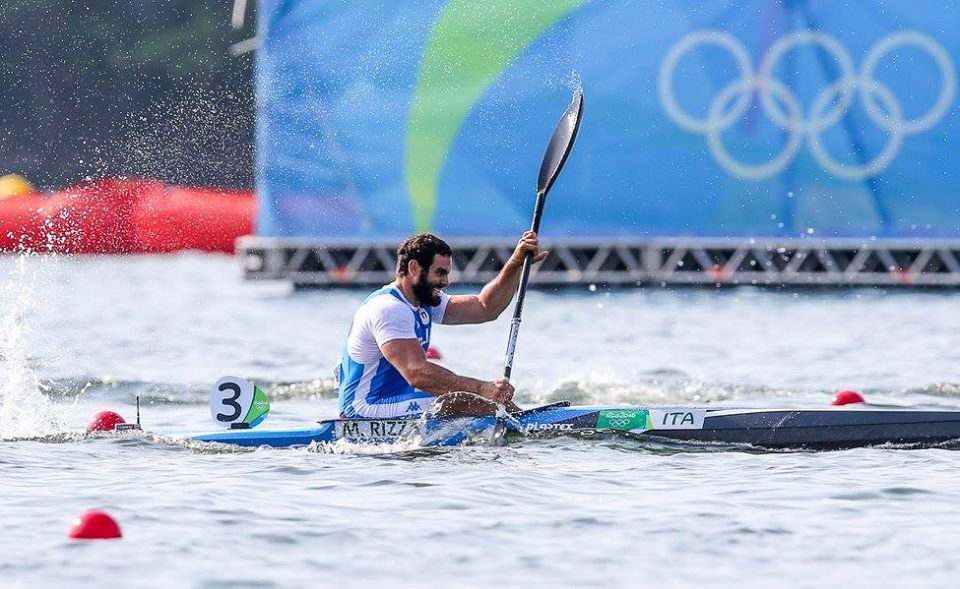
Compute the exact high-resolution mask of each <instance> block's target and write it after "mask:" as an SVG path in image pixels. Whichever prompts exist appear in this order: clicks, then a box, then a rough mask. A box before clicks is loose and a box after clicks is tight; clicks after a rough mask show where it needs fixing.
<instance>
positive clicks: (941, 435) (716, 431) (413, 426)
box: [191, 402, 960, 450]
mask: <svg viewBox="0 0 960 589" xmlns="http://www.w3.org/2000/svg"><path fill="white" fill-rule="evenodd" d="M557 434H560V435H565V434H568V435H569V434H572V435H592V434H615V435H621V436H626V437H635V438H640V439H646V440H650V441H663V442H671V443H681V444H707V445H734V446H747V447H756V448H760V449H771V450H782V449H811V450H840V449H845V448H855V447H861V446H878V445H895V446H898V447H911V448H923V447H931V446H938V445H943V444H945V443H946V442H950V441H954V440H960V411H944V410H916V409H889V408H884V409H873V408H848V407H837V408H829V409H750V408H724V407H709V408H708V407H692V406H676V407H673V406H651V407H628V406H609V405H590V406H570V405H569V404H568V403H566V402H560V403H554V404H551V405H545V406H543V407H537V408H534V409H530V410H527V411H523V412H520V413H517V414H514V415H511V416H504V417H462V418H438V417H426V416H421V417H415V418H400V419H324V420H321V421H319V422H318V423H317V425H316V426H312V427H300V428H289V429H264V430H258V429H230V430H226V431H220V432H215V433H207V434H200V435H195V436H192V437H191V439H193V440H195V441H200V442H217V443H221V444H234V445H240V446H253V447H258V446H271V447H275V448H284V447H296V446H307V445H310V444H328V443H334V442H338V441H345V442H348V443H362V444H396V443H399V442H404V441H408V442H413V443H415V444H416V445H418V446H453V445H460V444H464V443H466V442H469V441H471V440H480V441H483V442H499V441H503V440H505V439H508V438H511V437H518V436H543V435H557Z"/></svg>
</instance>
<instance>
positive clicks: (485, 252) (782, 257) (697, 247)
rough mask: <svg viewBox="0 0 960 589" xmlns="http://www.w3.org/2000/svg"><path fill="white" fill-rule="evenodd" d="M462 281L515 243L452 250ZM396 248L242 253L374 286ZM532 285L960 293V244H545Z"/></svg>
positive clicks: (278, 242) (245, 246) (314, 279)
mask: <svg viewBox="0 0 960 589" xmlns="http://www.w3.org/2000/svg"><path fill="white" fill-rule="evenodd" d="M450 244H451V247H453V249H454V254H453V266H454V273H453V274H454V275H453V280H454V281H455V282H458V283H463V284H480V283H484V282H486V281H488V280H490V279H491V278H493V277H494V276H495V275H496V274H497V272H498V271H499V270H500V268H501V267H502V265H503V263H504V262H505V261H506V260H507V259H508V258H509V257H510V254H511V252H512V251H513V247H514V242H508V241H496V240H479V239H478V240H461V241H451V242H450ZM396 246H397V244H396V243H394V242H390V243H370V242H367V243H357V242H351V243H348V242H343V243H318V242H315V241H311V240H290V239H278V238H262V237H245V238H241V239H240V241H239V242H238V245H237V253H238V255H239V256H240V259H241V260H242V261H243V267H244V275H245V277H246V278H247V279H250V280H287V281H291V282H292V283H293V284H294V285H295V286H298V287H302V286H369V285H380V284H385V283H387V282H390V281H391V280H393V277H394V271H395V265H396V253H395V251H396ZM544 247H545V248H546V249H549V250H550V255H549V256H548V257H547V259H546V260H544V261H543V263H542V264H540V265H539V266H538V267H537V268H535V269H534V271H533V274H532V275H531V283H532V284H538V285H541V286H558V285H589V284H596V285H612V286H615V285H623V286H645V285H661V286H667V285H681V284H682V285H710V286H724V285H758V286H774V287H779V286H786V287H791V286H793V287H799V286H885V287H896V286H929V287H958V286H960V240H922V239H920V240H879V239H877V240H872V239H871V240H851V239H832V240H831V239H826V240H824V239H784V240H778V239H774V238H765V239H703V238H689V239H650V240H616V241H601V240H596V241H588V240H571V241H565V242H547V243H545V244H544Z"/></svg>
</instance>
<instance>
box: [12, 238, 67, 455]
mask: <svg viewBox="0 0 960 589" xmlns="http://www.w3.org/2000/svg"><path fill="white" fill-rule="evenodd" d="M33 257H36V256H35V255H34V254H20V255H18V256H16V257H15V258H13V259H12V261H13V264H12V267H11V268H10V271H9V276H8V277H7V280H6V281H4V282H0V308H2V309H4V312H3V315H2V316H0V439H3V438H12V437H21V436H33V435H38V434H44V433H54V432H57V431H61V430H62V429H63V427H62V423H61V421H60V419H59V417H58V415H57V411H56V408H55V406H54V404H53V402H52V401H51V400H50V399H49V398H48V397H47V396H46V395H45V394H44V391H43V387H42V385H41V383H40V380H39V378H38V377H37V374H36V372H35V370H34V367H33V366H32V365H31V361H30V357H29V355H28V350H27V335H28V334H29V332H30V326H29V324H28V322H27V317H28V315H29V312H30V311H31V309H32V308H33V305H34V303H35V301H36V291H37V281H38V278H37V276H38V275H37V272H36V271H33V270H32V269H31V268H29V267H28V260H29V259H30V258H33Z"/></svg>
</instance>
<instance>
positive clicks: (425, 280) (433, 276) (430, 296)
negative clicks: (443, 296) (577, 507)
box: [413, 255, 452, 307]
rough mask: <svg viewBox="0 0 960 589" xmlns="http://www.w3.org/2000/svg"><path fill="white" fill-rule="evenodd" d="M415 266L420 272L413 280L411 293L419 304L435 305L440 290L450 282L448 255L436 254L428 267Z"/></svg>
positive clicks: (438, 299) (450, 264) (437, 303)
mask: <svg viewBox="0 0 960 589" xmlns="http://www.w3.org/2000/svg"><path fill="white" fill-rule="evenodd" d="M416 267H417V268H420V272H419V273H418V274H417V277H416V279H415V280H414V282H413V293H414V294H415V295H416V296H417V300H418V301H419V303H420V304H421V305H430V306H432V307H436V306H437V305H439V304H440V291H441V290H442V289H444V288H446V287H447V285H448V284H450V268H451V267H452V261H451V260H450V256H441V255H436V256H434V257H433V263H432V264H430V267H429V268H423V267H422V266H420V265H419V264H417V265H416Z"/></svg>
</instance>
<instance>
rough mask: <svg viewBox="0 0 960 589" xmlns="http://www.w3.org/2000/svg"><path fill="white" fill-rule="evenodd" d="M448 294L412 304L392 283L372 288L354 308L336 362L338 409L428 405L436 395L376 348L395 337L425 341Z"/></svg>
mask: <svg viewBox="0 0 960 589" xmlns="http://www.w3.org/2000/svg"><path fill="white" fill-rule="evenodd" d="M449 300H450V296H449V295H447V294H446V293H444V292H441V293H440V304H439V305H438V306H436V307H429V306H425V307H415V306H413V305H412V304H411V303H410V302H409V301H407V299H406V298H404V296H403V294H402V293H401V292H400V291H399V290H398V289H397V288H395V287H393V286H390V285H387V286H384V287H383V288H381V289H379V290H377V291H374V292H373V293H371V294H370V296H368V297H367V298H366V300H365V301H364V302H363V304H362V305H361V306H360V308H359V309H357V312H356V314H355V315H354V317H353V325H351V326H350V335H349V336H347V343H346V345H345V346H344V349H343V356H342V357H341V359H340V364H339V366H338V367H337V378H338V386H339V396H340V414H341V415H343V416H344V417H384V418H385V417H401V416H406V415H415V414H419V413H423V412H424V411H427V410H429V409H430V408H431V407H432V406H433V402H434V400H435V399H436V397H435V396H434V395H432V394H430V393H428V392H426V391H421V390H419V389H416V388H414V387H413V386H412V385H410V384H409V383H408V382H407V381H406V380H405V379H404V378H403V375H401V374H400V371H399V370H397V369H396V368H395V367H394V366H393V365H392V364H390V362H388V361H387V359H386V358H384V357H383V354H382V353H381V352H380V346H382V345H383V344H385V343H387V342H389V341H391V340H395V339H414V338H416V339H418V340H419V341H420V345H421V346H423V350H424V352H426V350H427V348H428V347H430V329H431V327H432V325H433V323H434V322H436V323H442V322H443V315H444V312H445V311H446V309H447V302H448V301H449Z"/></svg>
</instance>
